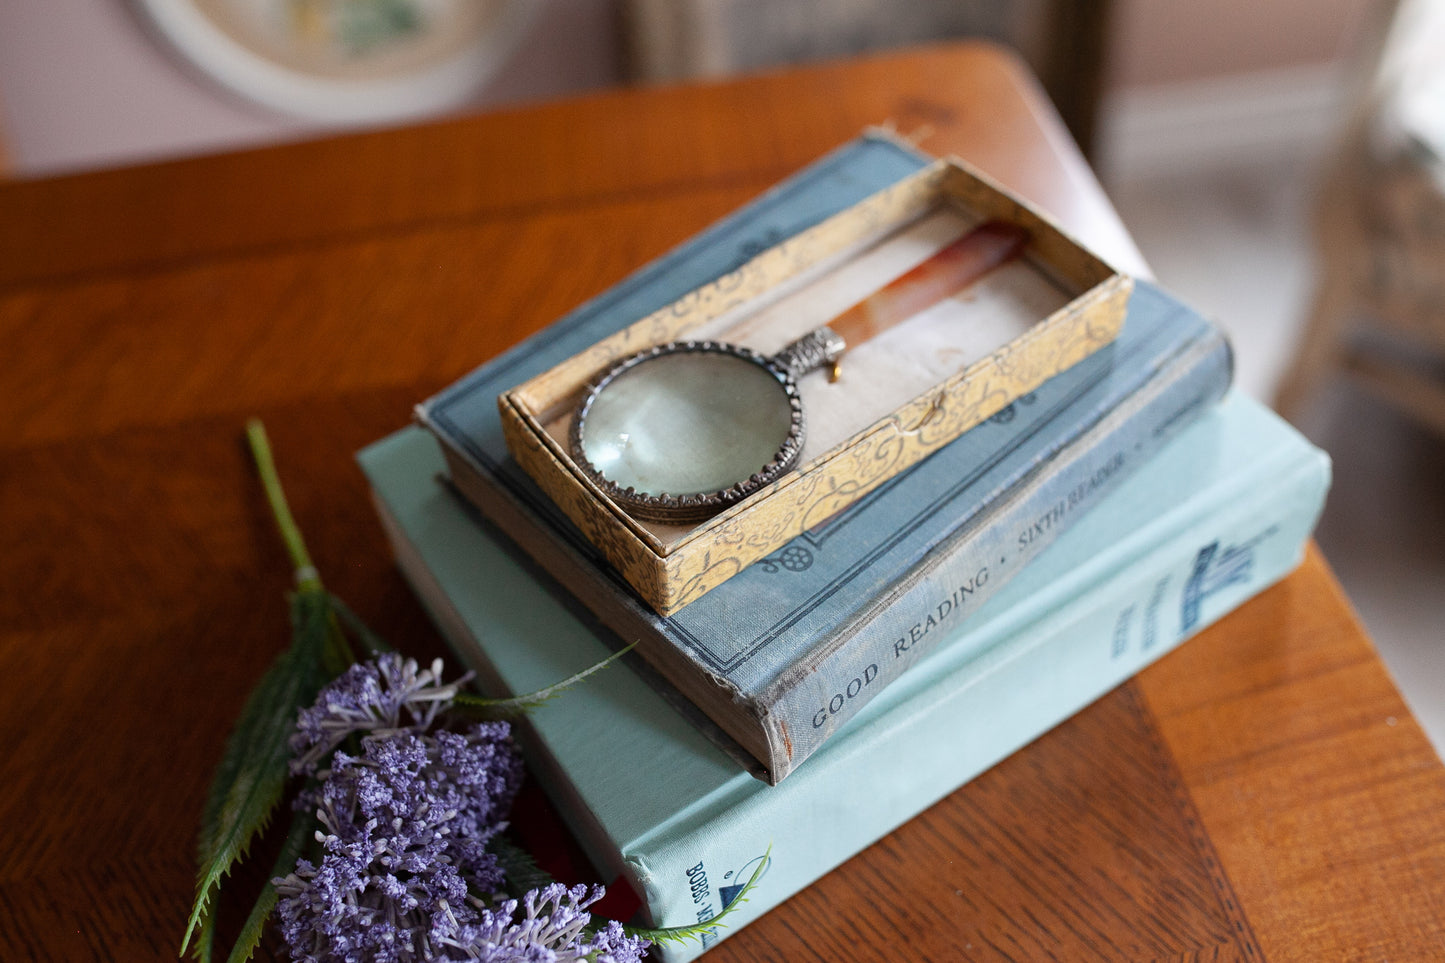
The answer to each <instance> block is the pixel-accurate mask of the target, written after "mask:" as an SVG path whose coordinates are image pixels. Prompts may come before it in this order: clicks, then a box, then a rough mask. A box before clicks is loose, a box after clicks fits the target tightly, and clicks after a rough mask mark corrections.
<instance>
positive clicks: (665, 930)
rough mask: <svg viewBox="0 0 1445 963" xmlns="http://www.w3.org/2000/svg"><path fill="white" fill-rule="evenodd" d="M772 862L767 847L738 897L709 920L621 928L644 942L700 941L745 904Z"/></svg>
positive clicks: (769, 848)
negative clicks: (680, 924) (657, 927)
mask: <svg viewBox="0 0 1445 963" xmlns="http://www.w3.org/2000/svg"><path fill="white" fill-rule="evenodd" d="M772 860H773V847H771V846H769V847H768V851H767V852H766V853H764V854H763V858H762V861H761V862H759V863H758V867H757V869H755V870H753V875H751V876H749V877H748V882H747V885H745V886H744V887H743V888H742V889H741V890H739V891H738V895H736V896H734V897H733V900H732V902H731V903H729V904H728V905H726V906H724V907H723V909H722V912H720V913H716V914H714V915H713V917H712V918H711V919H706V920H703V921H702V922H701V923H689V924H688V925H686V926H666V927H662V928H661V929H644V928H642V927H640V926H623V927H622V928H623V930H625V931H626V933H627V935H628V936H640V937H642V938H643V939H645V940H651V941H652V942H653V943H684V942H687V941H689V940H699V939H702V936H703V934H704V933H706V932H708V931H709V930H713V929H717V927H718V926H720V925H721V924H722V921H723V920H725V919H727V917H728V916H730V915H732V913H733V912H734V911H736V910H737V908H738V907H740V906H742V904H743V903H746V902H747V899H748V895H749V894H750V893H752V891H753V887H754V886H756V885H757V884H758V880H760V879H762V878H763V873H765V872H766V871H767V869H768V865H769V864H770V863H771V862H772Z"/></svg>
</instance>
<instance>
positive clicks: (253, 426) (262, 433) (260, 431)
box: [246, 418, 321, 591]
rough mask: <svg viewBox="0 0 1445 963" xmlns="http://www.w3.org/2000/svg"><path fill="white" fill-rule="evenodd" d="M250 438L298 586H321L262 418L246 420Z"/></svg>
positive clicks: (313, 587)
mask: <svg viewBox="0 0 1445 963" xmlns="http://www.w3.org/2000/svg"><path fill="white" fill-rule="evenodd" d="M246 439H247V440H248V441H249V442H250V443H251V454H252V455H253V456H254V457H255V459H256V471H257V472H258V473H259V474H260V476H261V486H262V487H263V488H265V490H266V501H268V502H270V504H271V514H272V516H274V517H275V519H276V527H277V528H278V529H280V530H281V541H283V542H285V543H286V551H287V553H289V554H290V556H291V564H292V566H293V567H294V568H295V569H296V587H297V588H298V589H300V590H301V591H307V590H310V589H320V588H321V576H320V574H318V573H317V571H316V566H315V565H313V564H312V562H311V555H310V553H308V552H307V551H306V542H305V541H304V540H303V539H302V538H301V529H300V528H299V527H297V525H296V520H295V519H294V518H292V517H291V507H290V506H289V505H287V504H286V492H285V491H283V490H282V488H281V478H280V476H278V475H277V474H276V463H275V461H274V460H272V458H271V442H270V441H269V440H268V439H267V438H266V426H265V425H263V424H261V420H260V419H259V418H252V419H251V420H250V421H248V422H246Z"/></svg>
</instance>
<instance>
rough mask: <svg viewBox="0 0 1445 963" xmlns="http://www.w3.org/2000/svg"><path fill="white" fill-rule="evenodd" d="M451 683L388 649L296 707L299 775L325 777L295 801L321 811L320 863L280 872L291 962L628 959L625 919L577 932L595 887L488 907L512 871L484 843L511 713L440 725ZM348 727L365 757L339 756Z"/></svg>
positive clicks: (504, 802)
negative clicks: (464, 724)
mask: <svg viewBox="0 0 1445 963" xmlns="http://www.w3.org/2000/svg"><path fill="white" fill-rule="evenodd" d="M463 681H464V680H463ZM459 685H460V682H455V683H451V684H445V685H444V684H443V683H442V682H441V664H440V662H435V663H433V664H432V666H431V667H430V668H429V669H427V670H423V671H420V672H419V671H418V670H417V666H416V663H415V662H413V661H411V660H402V659H401V658H400V657H399V656H395V655H385V656H382V657H380V658H379V659H377V660H376V661H375V662H373V663H367V664H364V665H358V666H353V667H352V668H351V669H349V670H348V671H347V672H346V673H344V674H343V675H341V676H340V677H338V678H337V679H336V680H335V681H334V682H333V683H332V684H331V685H329V686H327V687H326V689H324V690H323V691H322V693H321V694H320V696H318V698H317V701H316V704H315V705H314V706H313V707H312V708H310V709H307V710H304V711H303V712H302V713H301V716H300V719H299V721H298V724H297V732H296V735H295V736H294V737H293V739H292V742H291V748H292V751H293V753H294V755H295V758H294V761H293V763H292V768H293V771H295V772H298V773H305V774H307V775H314V776H316V777H317V779H318V780H319V785H320V788H319V789H318V790H315V791H314V792H312V793H311V794H309V795H307V796H306V797H305V798H304V799H303V800H302V804H303V805H305V806H308V807H310V806H315V808H316V815H317V818H318V820H319V822H320V823H321V829H320V830H318V832H317V834H316V838H317V840H318V841H319V842H320V843H321V856H320V858H319V860H318V861H317V862H314V863H313V862H312V861H310V860H305V859H302V860H298V861H297V864H296V869H295V871H294V872H292V873H290V874H289V875H287V876H286V877H284V878H281V879H277V880H274V881H273V882H274V884H275V887H276V891H277V894H278V896H279V900H278V902H277V905H276V912H277V917H278V919H279V921H280V927H281V933H282V936H283V937H284V939H285V940H286V943H287V945H288V946H289V947H290V949H291V954H292V959H294V960H306V961H318V963H323V961H324V963H331V961H353V960H356V961H359V960H368V961H370V960H376V961H380V963H410V961H424V960H519V961H520V960H528V961H543V960H573V959H581V958H583V957H587V958H590V959H598V960H604V961H609V960H610V961H616V963H631V961H635V960H637V959H638V958H639V957H640V955H641V953H642V951H643V950H644V949H645V948H646V946H647V943H646V941H643V940H637V939H633V938H630V937H627V936H626V935H625V934H624V933H623V932H622V929H621V927H620V926H619V925H618V924H616V923H613V924H611V925H610V926H608V927H606V928H604V929H602V930H600V931H598V932H588V931H587V930H585V929H584V927H586V926H587V925H588V924H589V923H590V921H591V917H590V915H589V914H588V913H587V912H586V911H585V907H586V906H588V905H590V904H591V903H592V902H593V901H594V900H596V899H597V898H598V897H599V896H600V895H601V890H600V888H599V889H597V890H596V891H588V890H586V889H585V888H577V889H573V890H568V889H566V888H565V887H560V886H556V887H547V888H546V889H543V890H534V891H533V892H531V893H528V894H527V895H526V896H525V897H524V899H523V903H522V906H523V907H524V908H525V914H526V915H525V917H524V918H522V919H520V920H515V919H514V917H515V915H516V913H517V910H518V904H517V903H516V901H513V900H506V901H502V902H500V903H497V902H496V900H497V898H498V897H499V895H500V893H499V891H500V890H501V889H502V887H503V886H504V883H505V880H504V878H503V873H502V871H501V869H500V867H499V866H498V864H497V859H496V857H495V856H494V855H492V854H491V853H489V852H487V843H488V841H489V840H491V838H492V837H493V836H494V835H496V833H497V832H498V831H500V830H501V829H502V828H504V826H505V823H504V819H505V817H506V814H507V810H508V808H509V807H510V805H511V802H512V797H513V796H514V795H515V794H516V791H517V787H518V785H519V784H520V782H521V776H522V766H521V760H520V758H519V757H518V755H517V752H516V750H515V748H514V747H513V745H512V742H511V733H510V727H509V726H508V725H507V724H506V723H504V722H490V723H478V724H475V725H472V726H470V727H469V728H467V729H465V730H463V731H460V732H454V731H450V730H446V729H441V728H437V727H436V723H437V722H438V719H439V716H440V714H441V713H442V712H444V711H445V710H446V709H447V708H449V707H450V705H451V703H452V700H453V699H454V698H455V695H456V692H457V688H458V686H459ZM353 735H355V736H356V737H357V740H356V745H358V746H359V751H358V752H356V753H355V754H354V755H353V754H351V753H348V752H346V751H342V750H340V749H338V747H339V746H341V745H342V743H344V742H346V740H347V739H348V737H350V736H353ZM328 757H329V765H326V767H325V768H323V766H324V765H325V764H326V763H327V759H328Z"/></svg>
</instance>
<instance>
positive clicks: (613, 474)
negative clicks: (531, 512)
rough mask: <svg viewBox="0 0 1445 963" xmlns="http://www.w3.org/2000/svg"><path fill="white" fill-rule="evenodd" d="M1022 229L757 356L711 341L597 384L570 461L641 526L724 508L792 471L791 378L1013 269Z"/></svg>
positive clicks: (799, 417)
mask: <svg viewBox="0 0 1445 963" xmlns="http://www.w3.org/2000/svg"><path fill="white" fill-rule="evenodd" d="M1027 241H1028V232H1027V231H1025V230H1024V229H1023V228H1021V227H1019V226H1017V225H1015V224H1009V223H1005V222H1003V221H989V222H987V223H985V224H983V225H981V226H979V227H977V228H974V229H973V230H972V231H969V232H968V233H967V234H965V235H963V237H961V238H959V239H958V240H957V241H954V242H953V243H952V244H950V245H948V246H947V247H945V248H943V249H942V250H941V251H939V252H938V253H937V254H934V255H933V256H932V257H930V258H929V259H928V260H926V261H924V262H923V263H922V264H920V265H918V266H917V267H915V268H913V269H912V270H911V271H909V272H908V273H906V274H904V275H902V276H901V277H899V278H897V279H895V280H893V281H891V282H890V283H889V284H888V285H887V286H885V287H883V288H882V289H880V290H878V291H876V292H874V293H873V294H871V295H869V296H868V297H866V298H864V299H863V300H862V301H859V302H858V303H857V304H855V305H853V306H852V307H850V308H849V309H848V310H846V311H844V312H843V313H842V314H839V315H838V316H837V317H835V318H833V319H832V320H830V321H829V322H828V323H827V324H826V325H824V326H822V327H820V328H815V329H814V330H812V331H810V332H808V333H807V334H805V335H803V336H802V337H801V338H799V339H798V340H796V341H794V342H793V343H792V344H789V345H788V346H787V347H785V348H783V350H781V351H779V352H778V353H777V354H775V355H773V356H771V357H767V356H765V355H762V354H760V353H759V352H756V351H753V350H752V349H750V348H745V347H742V346H741V345H735V344H726V343H724V342H720V341H672V342H669V343H667V344H661V345H657V346H655V347H652V348H647V349H646V350H643V351H640V352H638V353H637V354H634V355H631V356H629V357H626V358H623V359H622V360H621V361H619V362H617V363H616V364H614V365H613V366H612V367H610V368H608V369H606V370H605V371H603V372H602V373H601V374H599V375H597V376H596V377H595V378H593V379H592V381H591V382H590V383H589V384H588V385H587V388H586V390H585V391H584V393H583V397H582V401H581V402H580V403H579V404H578V406H577V410H576V412H575V413H574V416H573V418H572V428H571V432H570V438H569V442H570V447H571V451H572V457H573V459H574V460H575V461H576V463H577V464H578V465H579V466H580V467H581V468H582V470H583V471H585V472H586V473H587V475H588V477H590V478H591V479H592V481H593V482H594V483H596V484H597V485H598V486H599V487H600V488H601V489H602V490H603V491H604V492H606V493H607V496H608V497H609V498H611V499H612V500H613V501H614V502H616V503H617V504H619V505H620V506H621V507H622V508H623V509H624V510H625V511H627V512H628V513H629V514H631V515H633V516H634V517H636V518H640V519H643V520H645V521H654V522H671V523H676V524H688V523H693V522H699V521H702V520H703V519H705V518H708V517H710V516H712V515H715V514H716V513H718V512H720V511H722V510H723V509H725V508H727V507H729V506H731V505H735V504H737V503H738V502H740V501H742V500H743V499H744V498H746V497H748V496H749V495H751V494H753V493H754V492H756V491H758V490H759V489H760V488H762V487H763V486H765V485H767V484H768V483H770V482H772V481H774V480H776V479H777V478H779V477H780V476H782V475H783V474H784V473H786V472H787V471H789V470H791V469H792V468H793V467H794V465H796V464H797V461H798V456H799V455H800V454H801V453H802V450H803V434H804V418H803V402H802V398H801V397H800V396H799V394H798V379H800V378H801V377H803V376H804V375H805V374H807V373H809V372H810V371H814V370H817V369H819V368H822V367H825V366H831V367H832V369H833V376H834V378H835V379H836V376H837V364H838V361H839V360H840V359H841V358H842V356H843V352H844V351H846V350H847V349H848V347H849V346H850V345H856V344H860V343H862V342H864V341H866V340H868V339H869V338H871V337H873V336H874V335H876V334H878V333H880V332H882V331H885V330H887V329H888V328H890V327H892V326H893V325H895V324H897V323H899V322H900V321H903V320H906V319H907V318H910V317H912V316H913V315H915V314H917V313H919V312H920V311H922V310H924V309H925V308H928V307H930V306H932V305H934V304H936V303H938V302H939V301H941V300H943V299H944V298H946V297H948V296H949V295H951V294H955V293H957V292H958V291H960V290H962V289H963V288H965V287H967V286H968V285H970V284H972V283H974V282H975V281H977V280H978V279H979V278H981V277H982V276H983V275H985V274H987V273H988V272H989V271H992V270H993V269H994V268H996V267H998V266H1000V265H1002V264H1004V263H1005V262H1007V261H1009V260H1011V259H1013V258H1014V257H1015V256H1016V255H1017V254H1018V253H1019V252H1020V251H1021V250H1022V249H1023V247H1024V245H1025V244H1026V243H1027Z"/></svg>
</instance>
